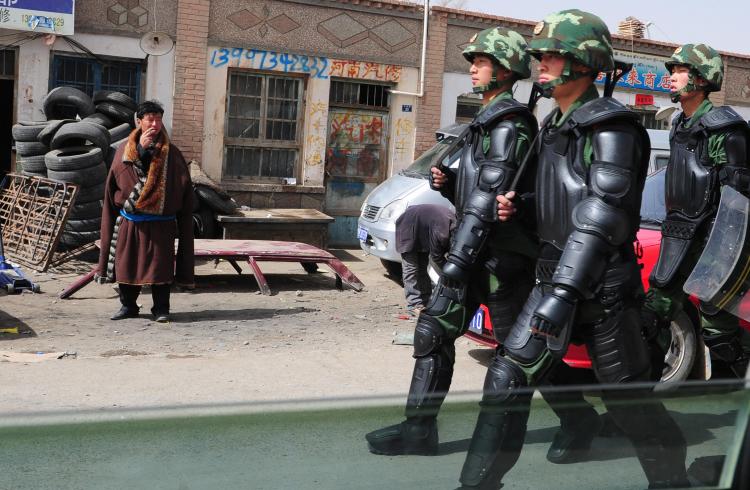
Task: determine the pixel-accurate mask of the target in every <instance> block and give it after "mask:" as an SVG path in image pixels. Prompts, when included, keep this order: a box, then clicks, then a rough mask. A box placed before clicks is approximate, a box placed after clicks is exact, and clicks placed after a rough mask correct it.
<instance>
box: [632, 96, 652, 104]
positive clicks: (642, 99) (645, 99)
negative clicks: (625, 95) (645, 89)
mask: <svg viewBox="0 0 750 490" xmlns="http://www.w3.org/2000/svg"><path fill="white" fill-rule="evenodd" d="M635 105H654V96H653V95H646V94H635Z"/></svg>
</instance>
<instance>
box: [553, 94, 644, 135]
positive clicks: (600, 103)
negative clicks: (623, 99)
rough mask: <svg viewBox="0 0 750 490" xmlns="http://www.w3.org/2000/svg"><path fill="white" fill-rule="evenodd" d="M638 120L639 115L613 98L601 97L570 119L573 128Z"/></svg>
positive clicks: (576, 112)
mask: <svg viewBox="0 0 750 490" xmlns="http://www.w3.org/2000/svg"><path fill="white" fill-rule="evenodd" d="M623 118H625V119H632V120H636V119H637V118H638V115H637V114H636V113H635V112H633V111H631V110H630V109H628V108H627V107H625V106H624V105H622V103H620V101H618V100H615V99H613V98H612V97H600V98H598V99H594V100H591V101H589V102H586V103H585V104H583V105H582V106H581V107H579V108H578V109H577V110H576V111H575V112H573V114H571V115H570V119H568V121H569V123H570V125H571V126H580V127H584V128H585V127H587V126H593V125H594V124H599V123H602V122H604V121H609V120H611V119H623Z"/></svg>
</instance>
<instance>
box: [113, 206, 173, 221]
mask: <svg viewBox="0 0 750 490" xmlns="http://www.w3.org/2000/svg"><path fill="white" fill-rule="evenodd" d="M120 216H122V217H123V218H125V219H126V220H128V221H133V222H135V223H140V222H142V221H172V220H174V219H175V218H177V216H176V215H174V214H130V213H128V212H127V211H125V210H124V209H121V210H120Z"/></svg>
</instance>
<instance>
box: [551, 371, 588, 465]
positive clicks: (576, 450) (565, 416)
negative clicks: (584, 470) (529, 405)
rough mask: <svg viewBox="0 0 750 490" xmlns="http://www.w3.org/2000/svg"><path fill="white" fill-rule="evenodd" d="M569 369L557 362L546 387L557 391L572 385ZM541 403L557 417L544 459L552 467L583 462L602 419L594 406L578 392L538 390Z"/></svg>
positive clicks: (571, 374)
mask: <svg viewBox="0 0 750 490" xmlns="http://www.w3.org/2000/svg"><path fill="white" fill-rule="evenodd" d="M571 371H573V369H572V368H571V367H569V366H568V365H567V364H565V363H560V364H559V365H558V366H557V367H556V368H555V370H554V372H553V373H552V375H551V376H550V377H549V378H548V384H549V385H551V386H553V387H555V388H559V387H561V386H564V385H566V384H568V385H569V384H575V381H574V380H573V379H572V378H574V374H575V373H572V372H571ZM540 391H541V393H542V397H543V398H544V401H546V402H547V404H548V405H549V406H550V408H551V409H552V411H553V412H555V415H557V416H558V417H559V418H560V429H559V430H558V431H557V433H555V437H554V439H553V440H552V444H550V447H549V450H548V451H547V460H548V461H549V462H551V463H555V464H566V463H575V462H578V461H581V460H583V459H584V458H585V457H586V455H587V454H588V452H589V449H591V443H592V441H593V440H594V437H596V436H597V434H599V431H600V429H601V427H602V420H601V418H600V417H599V414H598V413H597V411H596V410H594V407H592V406H591V404H589V403H588V402H587V401H586V400H585V399H584V398H583V393H581V392H580V391H555V390H554V389H553V390H548V389H544V388H540Z"/></svg>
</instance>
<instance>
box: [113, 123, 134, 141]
mask: <svg viewBox="0 0 750 490" xmlns="http://www.w3.org/2000/svg"><path fill="white" fill-rule="evenodd" d="M132 130H133V128H131V127H130V124H128V123H122V124H120V125H118V126H115V127H114V128H112V129H110V130H109V140H110V141H120V140H124V139H127V138H128V136H130V132H131V131H132Z"/></svg>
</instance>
